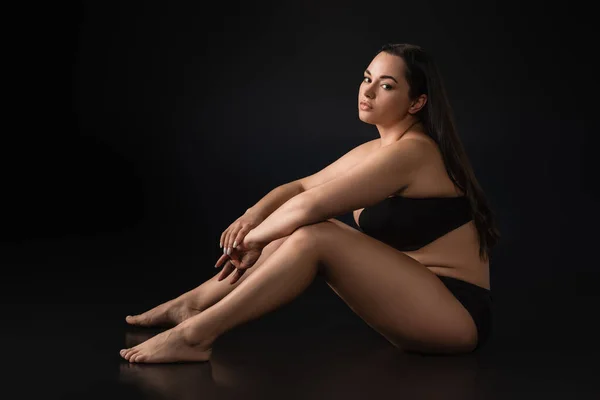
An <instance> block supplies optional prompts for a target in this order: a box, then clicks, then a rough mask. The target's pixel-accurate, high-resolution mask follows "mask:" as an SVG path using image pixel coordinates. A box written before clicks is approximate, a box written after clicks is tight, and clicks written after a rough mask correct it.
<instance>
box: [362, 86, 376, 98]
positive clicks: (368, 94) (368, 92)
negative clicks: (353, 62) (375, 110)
mask: <svg viewBox="0 0 600 400" xmlns="http://www.w3.org/2000/svg"><path fill="white" fill-rule="evenodd" d="M363 94H364V95H365V97H367V98H369V99H372V98H373V97H374V93H373V90H371V89H369V88H367V89H365V92H364V93H363Z"/></svg>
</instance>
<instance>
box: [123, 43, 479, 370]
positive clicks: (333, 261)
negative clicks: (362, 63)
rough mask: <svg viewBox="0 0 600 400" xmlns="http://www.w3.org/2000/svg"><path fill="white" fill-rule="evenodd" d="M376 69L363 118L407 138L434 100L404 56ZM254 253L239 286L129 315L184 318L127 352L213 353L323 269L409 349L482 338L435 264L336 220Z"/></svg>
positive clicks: (185, 356) (160, 358)
mask: <svg viewBox="0 0 600 400" xmlns="http://www.w3.org/2000/svg"><path fill="white" fill-rule="evenodd" d="M367 70H368V71H369V72H368V73H365V77H364V80H363V82H362V83H361V86H360V90H359V97H358V99H359V101H368V102H369V103H370V104H371V106H372V108H371V109H369V110H361V111H359V117H360V119H361V120H363V121H364V122H366V123H370V124H373V125H376V126H377V129H378V131H379V133H380V135H381V142H380V143H381V147H384V146H387V145H390V144H393V143H394V142H396V141H398V140H401V138H402V136H403V134H404V133H406V132H407V128H408V127H409V126H413V125H414V123H415V122H417V121H418V120H417V119H416V117H415V116H414V114H415V113H416V112H417V111H418V110H419V109H420V108H421V107H423V106H424V104H425V103H426V101H427V99H426V96H425V95H420V96H418V97H417V98H416V99H410V98H409V96H408V83H407V82H406V80H405V79H404V74H403V70H404V62H403V60H402V59H401V58H400V57H396V56H393V55H389V54H386V53H380V54H378V55H377V56H376V57H375V58H374V59H373V61H372V62H371V64H370V65H369V66H368V68H367ZM384 76H388V77H386V78H384ZM389 76H391V77H393V78H394V79H391V78H389ZM251 233H252V231H251V232H250V235H251ZM277 242H279V243H277ZM226 245H227V246H231V245H232V244H226ZM266 250H268V251H266ZM234 254H235V252H233V254H232V255H234ZM224 256H225V257H228V256H227V255H226V254H225V255H224ZM253 261H255V264H254V265H253V266H251V267H250V268H248V269H246V272H245V274H243V276H240V277H239V281H238V282H237V283H236V284H235V285H229V284H228V283H226V282H222V281H218V279H219V278H217V277H215V278H212V279H211V280H210V281H208V282H206V283H205V284H203V285H201V286H200V287H198V288H196V289H194V290H193V291H191V292H188V293H186V294H185V295H183V296H182V297H180V298H178V299H175V300H173V303H171V304H170V305H167V304H169V303H167V304H165V305H163V306H164V307H163V306H159V307H163V308H162V309H161V308H157V309H153V310H150V311H149V312H147V313H145V314H142V315H141V316H136V317H132V318H128V322H129V323H137V324H140V325H148V324H154V323H157V322H165V323H170V324H177V323H178V322H179V324H178V325H176V326H175V327H174V328H172V329H170V330H167V331H165V332H163V333H161V334H159V335H157V336H155V337H153V338H151V339H149V340H147V341H145V342H143V343H141V344H139V345H137V346H135V347H132V348H129V349H123V350H121V356H122V357H123V358H125V359H126V360H128V361H130V362H142V363H157V362H158V363H160V362H178V361H207V360H209V359H210V355H211V351H212V345H213V343H214V341H215V340H216V339H217V338H218V337H219V336H220V335H222V334H223V333H225V332H227V331H228V330H230V329H232V328H233V327H235V326H238V325H240V324H242V323H244V322H246V321H249V320H251V319H255V318H258V317H260V316H262V315H264V314H266V313H268V312H271V311H273V310H275V309H277V308H279V307H281V306H282V305H284V304H286V303H288V302H290V301H292V300H293V299H294V298H296V297H297V296H298V295H299V294H301V293H302V292H303V291H304V290H305V289H306V288H307V287H308V286H309V285H310V284H311V283H312V281H313V280H314V279H315V277H316V276H317V275H321V276H322V277H323V278H324V279H325V280H326V282H327V283H328V285H329V286H330V287H331V288H332V289H333V290H334V291H335V292H336V293H337V294H338V295H339V296H340V297H341V298H342V299H343V301H345V302H346V304H348V306H349V307H350V308H351V309H352V310H353V311H354V312H356V314H358V315H359V316H360V317H361V318H362V319H363V320H364V321H365V322H366V323H367V324H369V325H370V326H371V327H372V328H373V329H375V330H376V331H378V332H379V333H380V334H381V335H382V336H384V337H385V338H387V339H388V340H389V341H390V343H392V344H393V345H394V346H397V347H399V348H401V349H403V350H409V351H417V352H425V353H464V352H470V351H472V350H473V349H474V348H475V346H476V344H477V330H476V326H475V324H474V322H473V319H472V318H471V316H470V314H469V313H468V311H467V310H466V309H465V308H464V307H463V306H462V305H461V303H460V302H459V301H458V300H457V299H456V298H455V297H454V295H453V294H452V293H451V292H450V291H449V290H448V289H447V288H446V286H445V285H444V284H443V283H442V281H441V280H440V279H439V278H438V277H437V276H436V275H435V274H434V273H433V272H431V271H430V270H429V269H427V268H426V267H425V266H424V265H423V264H421V263H419V262H418V261H416V260H415V259H413V258H411V257H409V256H407V255H406V254H404V253H402V252H401V251H399V250H397V249H394V248H393V247H391V246H388V245H387V244H385V243H383V242H380V241H378V240H376V239H374V238H372V237H370V236H368V235H366V234H364V233H363V232H360V231H358V230H356V229H354V228H352V227H350V226H348V225H346V224H344V223H342V222H340V221H337V220H335V219H328V220H325V221H322V222H317V223H314V224H309V225H304V226H300V227H298V228H297V229H295V230H294V231H293V233H292V234H291V235H289V236H287V237H285V238H279V239H277V240H274V241H273V242H271V243H269V244H268V245H267V246H266V247H264V248H263V252H262V253H261V255H260V257H258V259H257V260H253ZM236 267H239V264H237V265H236ZM232 270H233V268H232V267H229V271H228V272H223V273H222V274H225V275H228V274H229V273H230V272H231V271H232ZM219 275H221V274H219ZM237 275H240V274H239V273H238V274H237ZM215 279H216V280H217V281H216V282H215ZM234 279H236V277H235V275H234ZM194 301H195V302H196V303H194ZM249 305H251V306H249ZM175 310H179V311H175ZM200 311H201V312H200Z"/></svg>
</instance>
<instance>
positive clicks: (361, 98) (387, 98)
mask: <svg viewBox="0 0 600 400" xmlns="http://www.w3.org/2000/svg"><path fill="white" fill-rule="evenodd" d="M404 66H405V64H404V60H402V58H401V57H398V56H395V55H392V54H388V53H385V52H381V53H379V54H377V55H376V56H375V58H374V59H373V61H371V63H370V64H369V66H368V67H367V69H366V71H365V73H364V77H363V81H362V83H361V84H360V88H359V91H358V103H359V104H358V116H359V118H360V119H361V121H363V122H366V123H369V124H377V125H381V126H387V125H393V124H394V123H396V122H399V121H402V120H403V119H404V118H406V116H407V114H408V113H410V114H414V113H416V112H417V111H418V110H419V109H420V108H421V107H422V105H420V102H422V100H424V99H423V98H421V100H420V101H411V99H410V98H409V97H408V91H409V86H408V82H407V81H406V79H405V78H404ZM361 102H366V103H367V104H368V105H369V106H370V107H368V106H366V107H365V106H364V105H361V104H360V103H361ZM423 105H424V103H423Z"/></svg>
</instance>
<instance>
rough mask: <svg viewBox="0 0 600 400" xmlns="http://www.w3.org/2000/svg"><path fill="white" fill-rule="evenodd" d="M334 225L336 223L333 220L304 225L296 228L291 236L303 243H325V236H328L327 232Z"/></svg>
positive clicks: (312, 244)
mask: <svg viewBox="0 0 600 400" xmlns="http://www.w3.org/2000/svg"><path fill="white" fill-rule="evenodd" d="M334 227H335V224H334V223H333V222H331V220H327V221H321V222H317V223H314V224H310V225H304V226H301V227H299V228H298V229H296V230H295V231H294V232H293V233H292V234H291V235H290V238H291V239H294V240H297V241H298V242H301V243H305V244H309V245H311V246H315V245H317V244H318V243H323V238H324V237H325V236H326V232H327V231H328V230H329V229H331V228H334Z"/></svg>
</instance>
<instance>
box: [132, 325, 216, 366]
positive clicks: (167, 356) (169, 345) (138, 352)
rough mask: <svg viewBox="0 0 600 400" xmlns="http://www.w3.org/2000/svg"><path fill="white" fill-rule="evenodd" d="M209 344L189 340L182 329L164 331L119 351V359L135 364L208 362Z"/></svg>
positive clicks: (210, 349)
mask: <svg viewBox="0 0 600 400" xmlns="http://www.w3.org/2000/svg"><path fill="white" fill-rule="evenodd" d="M207 343H209V342H206V343H204V342H197V341H191V340H189V339H188V338H187V337H186V335H184V329H183V328H181V327H175V328H172V329H169V330H168V331H164V332H162V333H160V334H158V335H156V336H154V337H153V338H151V339H148V340H146V341H145V342H144V343H140V344H138V345H137V346H135V347H132V348H129V349H123V350H121V351H120V354H121V357H123V358H124V359H126V360H127V361H129V362H135V363H172V362H180V361H186V362H195V361H208V360H209V358H210V355H211V353H212V348H211V344H207Z"/></svg>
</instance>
